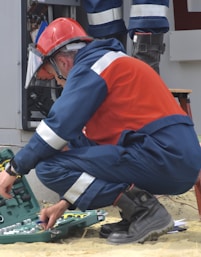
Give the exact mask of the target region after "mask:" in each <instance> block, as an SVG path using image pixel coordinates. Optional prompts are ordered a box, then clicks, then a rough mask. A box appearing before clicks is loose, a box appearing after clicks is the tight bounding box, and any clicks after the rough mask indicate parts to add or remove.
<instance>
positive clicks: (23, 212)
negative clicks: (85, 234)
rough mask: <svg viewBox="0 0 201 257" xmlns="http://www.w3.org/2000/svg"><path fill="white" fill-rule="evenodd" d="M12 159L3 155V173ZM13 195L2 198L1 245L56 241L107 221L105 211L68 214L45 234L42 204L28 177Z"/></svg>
mask: <svg viewBox="0 0 201 257" xmlns="http://www.w3.org/2000/svg"><path fill="white" fill-rule="evenodd" d="M11 155H12V151H11V150H10V149H4V150H3V151H0V162H1V166H0V168H1V170H3V166H4V165H5V163H7V161H9V160H10V157H11ZM2 163H3V164H2ZM11 194H12V196H13V197H12V198H11V199H4V198H2V197H1V196H0V244H9V243H15V242H51V241H56V240H58V239H61V238H66V237H68V234H69V232H70V231H72V230H73V229H77V228H84V227H89V226H91V225H93V224H96V223H98V222H100V221H103V220H104V219H105V211H104V210H89V211H85V212H81V211H66V212H65V213H64V214H63V215H62V217H61V218H59V219H58V220H57V222H56V224H55V226H54V227H53V228H52V229H49V230H43V229H42V227H41V225H40V221H39V216H38V214H39V211H40V206H39V203H38V201H37V199H36V198H35V196H34V194H33V192H32V190H31V188H30V186H29V184H28V182H27V180H26V178H25V177H22V178H18V179H17V180H16V181H15V183H14V185H13V188H12V190H11Z"/></svg>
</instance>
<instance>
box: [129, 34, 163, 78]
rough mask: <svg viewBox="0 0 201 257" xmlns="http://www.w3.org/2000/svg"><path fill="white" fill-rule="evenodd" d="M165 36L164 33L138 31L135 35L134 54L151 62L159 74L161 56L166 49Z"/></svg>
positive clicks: (148, 62)
mask: <svg viewBox="0 0 201 257" xmlns="http://www.w3.org/2000/svg"><path fill="white" fill-rule="evenodd" d="M163 37H164V34H163V33H158V34H152V33H136V34H135V35H134V36H133V53H132V56H133V57H135V58H137V59H140V60H142V61H144V62H146V63H147V64H149V65H150V66H151V67H152V68H153V69H154V70H155V71H156V72H157V73H158V74H160V69H159V63H160V56H161V54H163V53H164V51H165V44H164V43H163Z"/></svg>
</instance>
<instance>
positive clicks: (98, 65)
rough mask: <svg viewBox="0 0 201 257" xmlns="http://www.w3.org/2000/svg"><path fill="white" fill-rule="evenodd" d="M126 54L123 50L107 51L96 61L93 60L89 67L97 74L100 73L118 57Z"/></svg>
mask: <svg viewBox="0 0 201 257" xmlns="http://www.w3.org/2000/svg"><path fill="white" fill-rule="evenodd" d="M124 56H127V55H126V54H125V53H123V52H113V51H111V52H108V53H107V54H105V55H103V57H101V58H100V59H99V60H98V61H97V62H95V63H94V64H93V65H92V67H91V69H92V70H93V71H94V72H96V73H97V74H98V75H100V74H101V72H103V71H104V70H105V69H106V68H107V67H108V66H109V65H110V64H111V63H112V62H113V61H115V60H116V59H118V58H120V57H124Z"/></svg>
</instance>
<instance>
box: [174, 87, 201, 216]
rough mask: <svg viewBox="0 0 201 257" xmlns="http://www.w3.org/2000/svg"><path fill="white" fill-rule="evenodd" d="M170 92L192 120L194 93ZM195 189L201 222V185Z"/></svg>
mask: <svg viewBox="0 0 201 257" xmlns="http://www.w3.org/2000/svg"><path fill="white" fill-rule="evenodd" d="M170 92H171V93H172V94H173V96H174V97H176V98H177V99H178V101H179V103H180V105H181V107H182V108H183V110H184V111H185V112H186V113H187V114H188V115H189V116H190V117H191V118H192V112H191V106H190V96H189V94H190V93H192V90H191V89H175V88H172V89H171V88H170ZM194 188H195V196H196V200H197V205H198V212H199V217H200V220H201V184H200V183H199V182H197V183H196V184H195V186H194Z"/></svg>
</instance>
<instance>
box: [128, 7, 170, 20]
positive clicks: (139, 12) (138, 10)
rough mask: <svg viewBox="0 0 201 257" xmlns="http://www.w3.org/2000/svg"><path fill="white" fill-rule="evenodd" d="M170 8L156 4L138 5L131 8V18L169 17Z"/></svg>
mask: <svg viewBox="0 0 201 257" xmlns="http://www.w3.org/2000/svg"><path fill="white" fill-rule="evenodd" d="M167 13H168V7H167V6H165V5H155V4H137V5H132V6H131V11H130V17H131V18H132V17H142V16H145V17H146V16H159V17H167Z"/></svg>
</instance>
